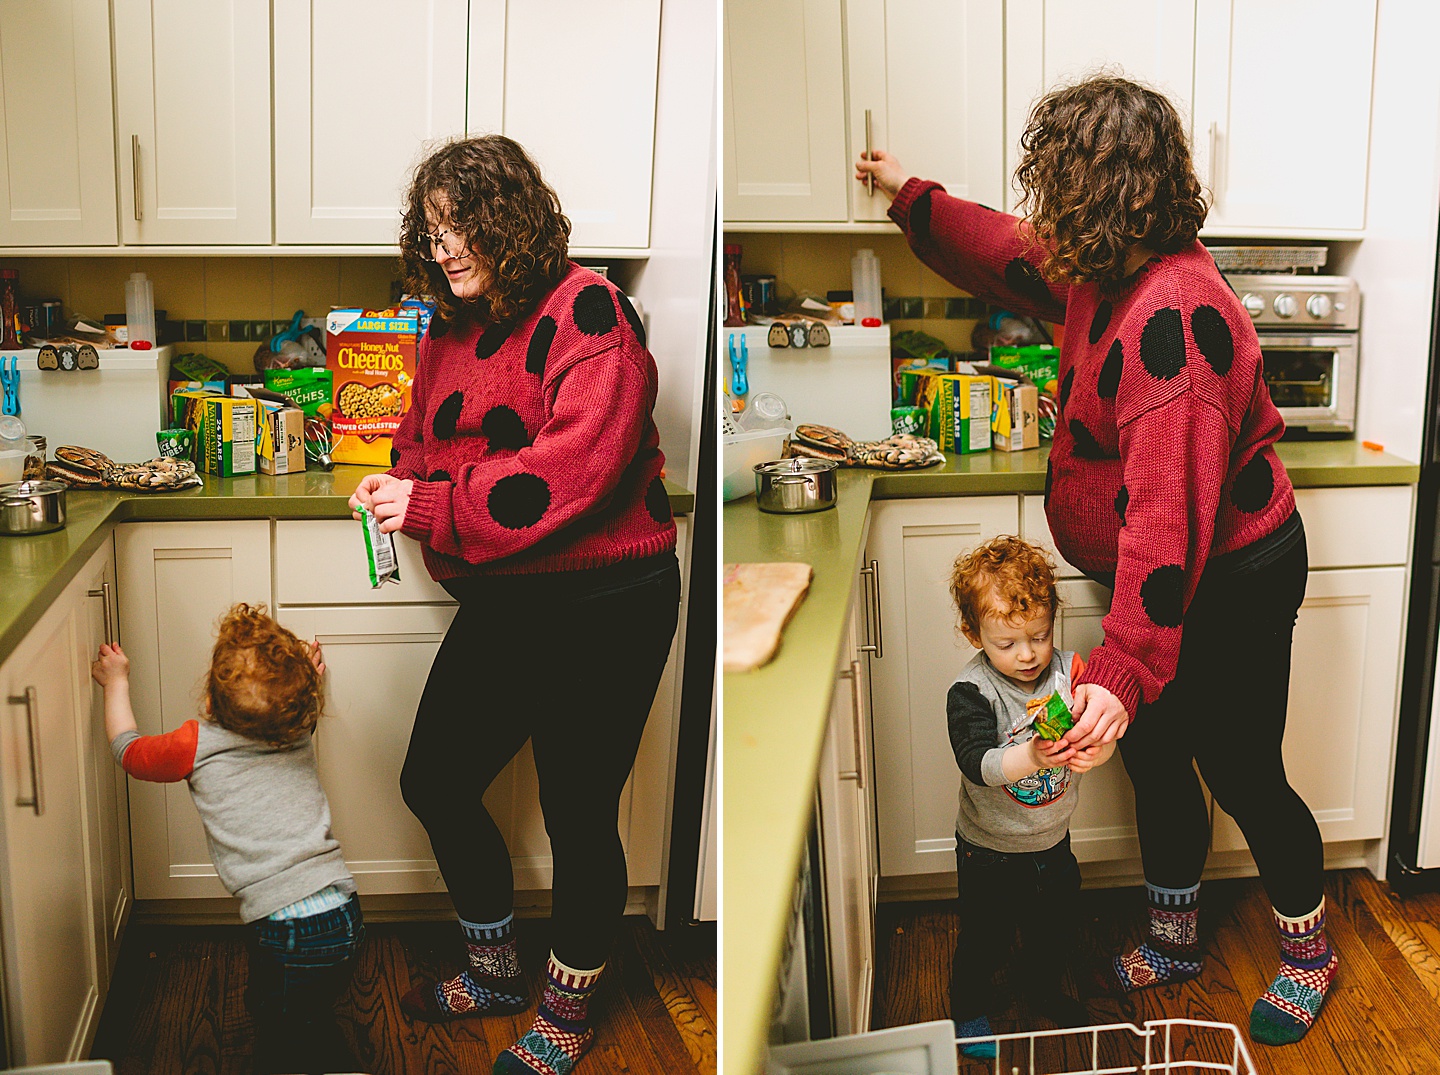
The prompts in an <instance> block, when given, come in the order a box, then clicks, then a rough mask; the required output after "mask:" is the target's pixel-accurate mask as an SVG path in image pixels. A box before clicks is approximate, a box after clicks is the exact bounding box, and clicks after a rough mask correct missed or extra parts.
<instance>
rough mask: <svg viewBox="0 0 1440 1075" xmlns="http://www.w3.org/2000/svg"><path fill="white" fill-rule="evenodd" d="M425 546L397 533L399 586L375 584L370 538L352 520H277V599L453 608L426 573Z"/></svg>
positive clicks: (300, 602)
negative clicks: (369, 556)
mask: <svg viewBox="0 0 1440 1075" xmlns="http://www.w3.org/2000/svg"><path fill="white" fill-rule="evenodd" d="M422 556H423V554H422V552H421V549H420V543H419V542H417V541H415V540H414V539H413V538H408V537H405V536H404V535H403V534H396V535H395V560H396V563H397V564H398V566H399V568H400V581H399V582H398V583H385V584H384V585H382V586H378V587H376V586H371V585H370V575H369V572H368V569H367V568H366V564H365V535H364V534H363V533H362V532H361V527H360V524H359V523H357V522H355V521H353V520H351V519H278V520H276V522H275V601H276V603H277V604H279V605H282V606H283V605H380V604H387V605H388V604H417V603H425V604H434V605H443V604H453V602H452V601H451V599H450V595H449V594H448V593H446V592H445V589H444V587H442V586H441V585H440V584H439V583H438V582H436V581H434V580H433V579H432V578H431V577H430V575H429V572H427V571H426V570H425V561H424V559H423V558H422Z"/></svg>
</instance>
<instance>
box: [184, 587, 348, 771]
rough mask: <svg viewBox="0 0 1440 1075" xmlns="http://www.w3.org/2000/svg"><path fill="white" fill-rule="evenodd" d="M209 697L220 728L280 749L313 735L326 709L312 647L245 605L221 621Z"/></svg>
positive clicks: (258, 609) (256, 608)
mask: <svg viewBox="0 0 1440 1075" xmlns="http://www.w3.org/2000/svg"><path fill="white" fill-rule="evenodd" d="M205 695H206V698H207V699H208V700H209V703H210V719H211V720H213V721H214V722H215V723H216V724H218V725H220V727H222V728H225V729H227V730H229V731H232V732H234V733H235V734H237V735H243V736H245V737H247V738H249V739H258V740H260V741H261V742H263V743H269V744H270V745H271V746H276V747H285V746H291V745H293V744H295V743H298V742H300V741H301V740H303V739H304V737H305V736H307V735H309V734H311V733H312V732H313V731H314V730H315V725H316V723H317V722H318V721H319V720H320V713H321V711H322V710H323V708H324V697H323V692H322V690H321V686H320V673H319V671H318V670H317V669H316V668H315V665H314V663H313V662H312V661H311V660H310V647H309V646H308V645H307V644H306V643H304V642H302V641H301V640H300V639H299V638H297V637H295V635H294V634H292V633H291V632H290V631H287V630H286V629H285V628H283V627H281V626H280V625H279V624H278V623H276V622H275V621H274V620H273V619H271V618H270V616H269V615H268V614H267V612H266V610H265V606H264V605H247V604H244V603H243V602H242V603H241V604H238V605H235V606H234V607H233V608H231V609H230V611H229V612H227V613H225V615H224V617H223V618H222V619H221V620H220V628H219V633H218V635H217V637H216V639H215V650H214V652H213V654H212V655H211V658H210V674H209V676H208V677H207V678H206V681H205Z"/></svg>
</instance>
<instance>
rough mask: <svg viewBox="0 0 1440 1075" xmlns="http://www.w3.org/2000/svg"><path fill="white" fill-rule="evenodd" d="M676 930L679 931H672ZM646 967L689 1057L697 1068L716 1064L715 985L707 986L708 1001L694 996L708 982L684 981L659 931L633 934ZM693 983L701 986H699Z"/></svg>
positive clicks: (700, 1068) (700, 991)
mask: <svg viewBox="0 0 1440 1075" xmlns="http://www.w3.org/2000/svg"><path fill="white" fill-rule="evenodd" d="M672 932H678V931H672ZM636 947H637V948H638V949H639V951H640V953H641V955H642V957H643V959H644V964H645V966H646V967H648V968H649V971H650V980H651V984H652V985H653V986H654V987H655V991H656V993H657V994H658V995H659V997H660V1001H661V1003H662V1004H664V1005H665V1010H666V1011H667V1012H668V1013H669V1015H670V1021H671V1022H672V1023H673V1024H674V1025H675V1029H676V1031H677V1032H678V1033H679V1035H680V1040H681V1042H682V1044H683V1045H684V1047H685V1050H686V1052H688V1053H689V1054H690V1061H691V1063H693V1064H694V1065H695V1067H696V1068H697V1069H698V1070H702V1071H703V1070H707V1069H713V1068H714V1067H715V1063H716V1060H715V1052H716V1049H715V1040H716V1039H715V1029H716V1028H715V1008H714V999H713V998H714V995H715V994H714V989H713V987H712V988H711V989H710V993H709V995H710V998H711V1001H710V1005H709V1006H708V1008H707V1005H706V1004H705V1002H704V1001H703V1000H701V999H700V997H699V996H697V993H702V992H704V988H703V987H704V986H705V985H706V984H707V983H703V982H701V983H693V984H692V982H689V981H687V980H686V979H685V978H683V977H682V976H681V975H680V974H679V973H678V970H677V968H676V967H675V966H674V965H673V964H672V962H671V959H670V946H669V945H663V946H662V943H661V940H660V935H659V934H650V933H641V934H639V935H638V936H637V937H636ZM695 985H699V986H701V988H700V989H697V988H695V987H694V986H695Z"/></svg>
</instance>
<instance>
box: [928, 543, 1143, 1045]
mask: <svg viewBox="0 0 1440 1075" xmlns="http://www.w3.org/2000/svg"><path fill="white" fill-rule="evenodd" d="M950 596H951V598H952V599H953V600H954V602H955V607H956V609H957V611H958V612H959V616H960V631H961V633H962V634H964V636H965V638H966V639H967V640H968V641H969V642H970V644H971V645H972V646H975V647H976V648H977V649H979V650H980V652H979V653H977V654H976V655H975V658H974V659H973V660H972V661H971V662H970V663H969V664H967V665H966V666H965V668H964V670H963V671H962V672H961V673H960V676H959V678H958V679H956V681H955V682H954V683H953V684H952V685H951V687H950V691H949V695H948V697H947V698H946V706H945V708H946V716H947V719H948V722H949V728H950V743H951V745H952V746H953V747H954V750H955V760H956V762H957V763H958V764H959V766H960V773H961V780H960V813H959V816H958V817H957V818H956V820H955V829H956V832H955V858H956V864H957V869H958V872H959V882H960V938H959V941H958V943H957V944H956V946H955V958H954V962H953V963H952V965H951V971H950V1015H951V1018H952V1019H953V1020H954V1021H955V1028H956V1035H957V1036H958V1037H962V1038H965V1037H981V1036H985V1035H989V1034H992V1033H993V1031H992V1030H991V1027H990V1020H989V1017H988V1015H987V1012H986V1000H987V997H988V993H989V986H990V981H991V978H992V977H993V976H994V974H995V972H996V971H997V970H999V969H1000V967H1001V965H1002V964H1003V963H1004V962H1005V960H1006V959H1007V958H1008V956H1009V954H1010V950H1011V944H1012V941H1013V939H1014V936H1015V930H1016V927H1017V926H1018V927H1019V930H1020V937H1021V942H1022V948H1021V955H1022V960H1021V962H1019V963H1018V964H1017V965H1014V966H1012V969H1011V975H1010V977H1011V981H1012V984H1016V985H1019V986H1020V987H1021V989H1022V990H1023V991H1024V992H1026V993H1027V994H1028V995H1029V998H1030V1000H1031V1003H1032V1005H1033V1006H1034V1007H1035V1008H1036V1009H1037V1010H1038V1011H1039V1012H1040V1013H1041V1014H1043V1015H1045V1016H1046V1017H1048V1018H1050V1019H1052V1020H1054V1021H1055V1022H1056V1023H1059V1024H1060V1025H1062V1026H1083V1025H1085V1024H1086V1023H1087V1022H1089V1020H1088V1018H1087V1017H1086V1014H1085V1009H1084V1007H1083V1006H1082V1005H1080V1004H1079V1003H1078V1002H1076V1001H1074V1000H1072V999H1071V998H1069V997H1068V996H1066V995H1065V994H1064V993H1062V992H1061V990H1060V977H1061V974H1062V972H1063V970H1064V966H1065V961H1066V953H1067V949H1068V938H1069V930H1070V927H1069V926H1068V925H1067V924H1066V923H1065V920H1064V913H1065V911H1066V910H1067V909H1068V908H1070V907H1071V906H1072V905H1073V901H1074V899H1075V897H1076V894H1077V893H1078V892H1079V891H1080V867H1079V865H1078V864H1077V863H1076V861H1075V856H1074V855H1073V854H1072V853H1071V851H1070V832H1069V822H1070V815H1071V813H1073V812H1074V810H1075V797H1076V791H1077V786H1078V784H1079V781H1080V774H1081V773H1083V772H1084V771H1085V770H1087V769H1091V768H1093V767H1094V766H1096V765H1099V764H1100V763H1102V762H1104V761H1105V760H1106V759H1107V758H1108V757H1109V756H1110V754H1111V753H1112V752H1113V750H1114V744H1113V743H1107V744H1105V745H1104V746H1093V747H1087V748H1085V749H1084V750H1079V751H1077V750H1075V749H1074V748H1072V747H1066V746H1061V744H1059V743H1051V742H1049V741H1047V740H1045V739H1042V738H1040V737H1039V736H1038V735H1036V734H1035V732H1034V729H1033V728H1032V726H1031V725H1032V721H1031V719H1030V718H1029V717H1028V716H1027V713H1026V703H1027V702H1029V701H1030V700H1032V699H1039V698H1046V697H1048V696H1049V695H1050V694H1052V693H1053V692H1055V691H1059V692H1060V696H1061V697H1062V698H1063V699H1064V700H1065V704H1066V705H1067V706H1069V705H1072V704H1073V702H1072V698H1071V693H1070V688H1071V683H1072V682H1073V681H1074V679H1075V677H1077V676H1078V675H1079V674H1080V671H1081V669H1083V668H1084V662H1083V661H1082V660H1081V659H1080V657H1079V655H1078V654H1075V653H1069V652H1062V653H1057V652H1055V646H1054V638H1053V631H1054V626H1055V609H1056V606H1057V604H1058V598H1057V596H1056V592H1055V574H1054V569H1053V567H1052V565H1051V564H1050V562H1049V560H1048V559H1047V558H1046V556H1045V554H1044V553H1043V552H1042V551H1041V550H1039V549H1038V548H1036V547H1035V546H1033V545H1031V544H1029V543H1028V542H1025V541H1022V540H1021V539H1020V538H1016V537H999V538H995V539H994V540H993V541H990V542H988V543H986V544H984V545H982V546H980V547H979V548H977V549H975V550H974V551H973V552H970V553H969V554H967V555H964V556H961V557H959V558H958V559H957V560H956V561H955V565H954V568H953V570H952V572H951V575H950ZM962 1051H963V1052H964V1053H965V1055H967V1056H970V1057H974V1058H978V1059H993V1058H994V1056H995V1045H994V1043H993V1042H984V1043H975V1044H972V1045H968V1046H964V1047H963V1048H962Z"/></svg>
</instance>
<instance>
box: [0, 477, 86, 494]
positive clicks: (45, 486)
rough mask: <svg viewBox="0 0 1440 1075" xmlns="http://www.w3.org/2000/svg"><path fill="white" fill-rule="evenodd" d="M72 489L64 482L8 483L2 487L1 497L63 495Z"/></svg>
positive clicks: (0, 488)
mask: <svg viewBox="0 0 1440 1075" xmlns="http://www.w3.org/2000/svg"><path fill="white" fill-rule="evenodd" d="M68 488H70V487H69V486H68V485H66V484H65V483H64V482H56V481H45V480H41V481H24V482H6V483H5V484H4V485H0V496H31V495H32V494H34V493H63V492H64V491H65V490H66V489H68Z"/></svg>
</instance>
